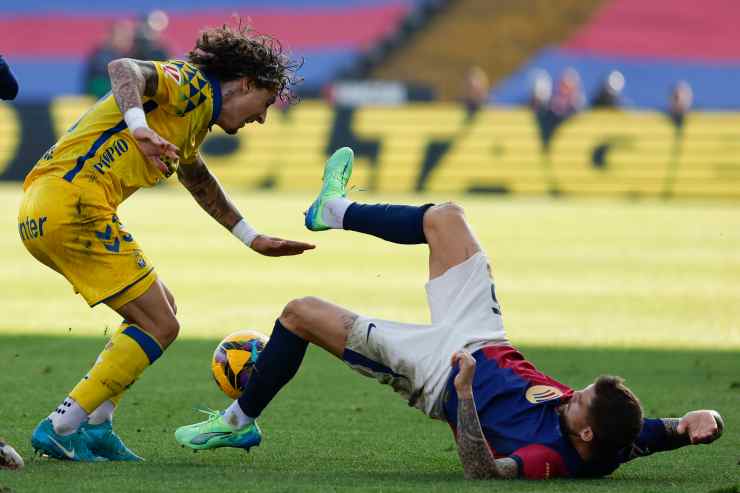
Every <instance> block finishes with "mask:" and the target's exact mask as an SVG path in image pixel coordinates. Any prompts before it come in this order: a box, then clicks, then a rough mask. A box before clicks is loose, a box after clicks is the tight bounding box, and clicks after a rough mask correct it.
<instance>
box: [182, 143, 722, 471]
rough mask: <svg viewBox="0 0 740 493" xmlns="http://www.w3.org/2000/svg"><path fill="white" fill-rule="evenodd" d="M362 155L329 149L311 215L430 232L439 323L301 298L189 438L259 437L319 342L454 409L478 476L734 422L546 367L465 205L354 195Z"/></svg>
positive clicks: (415, 401)
mask: <svg viewBox="0 0 740 493" xmlns="http://www.w3.org/2000/svg"><path fill="white" fill-rule="evenodd" d="M352 157H353V156H352V151H351V150H350V149H347V148H343V149H340V150H339V151H337V152H336V153H335V154H334V155H333V156H332V157H331V158H330V159H329V161H328V162H327V165H326V169H325V171H324V185H323V187H322V190H321V193H320V194H319V196H318V198H317V199H316V201H315V202H314V203H313V204H312V205H311V207H310V208H309V210H308V212H307V214H306V226H307V227H308V228H309V229H311V230H314V231H316V230H325V229H329V228H338V229H341V228H343V229H348V230H352V231H358V232H362V233H367V234H371V235H374V236H377V237H379V238H382V239H385V240H387V241H391V242H394V243H401V244H418V243H427V244H428V245H429V279H430V280H429V282H428V283H427V285H426V290H427V298H428V301H429V309H430V311H431V321H432V322H431V325H409V324H402V323H398V322H389V321H386V320H380V319H376V318H370V317H364V316H361V315H357V314H355V313H352V312H350V311H349V310H346V309H344V308H341V307H339V306H336V305H332V304H331V303H327V302H325V301H322V300H319V299H316V298H303V299H298V300H294V301H291V302H290V303H288V304H287V306H286V307H285V309H284V310H283V313H282V315H281V316H280V318H279V319H278V320H277V321H276V322H275V328H274V329H273V332H272V336H271V337H270V340H269V342H268V343H267V345H266V346H265V349H264V350H263V351H262V352H261V354H260V355H259V357H258V359H257V362H256V364H255V369H254V371H253V373H252V375H251V378H250V380H249V381H248V383H247V386H246V388H245V390H244V393H243V394H242V396H241V397H240V398H239V399H238V400H237V401H234V403H233V404H232V405H231V406H230V407H229V408H228V409H227V410H226V411H225V412H224V413H218V412H213V413H211V417H210V419H208V420H206V421H204V422H201V423H196V424H194V425H190V426H184V427H182V428H179V429H178V430H177V431H176V432H175V438H176V440H177V441H178V442H179V443H181V444H182V445H185V446H188V447H190V448H193V449H196V450H197V449H209V448H216V447H241V448H246V449H248V448H249V447H251V446H254V445H257V444H258V443H259V442H260V440H261V432H260V430H259V428H258V427H257V424H256V422H255V419H256V418H257V417H258V416H259V415H260V413H261V412H262V410H263V409H264V408H265V407H266V406H267V405H268V403H269V402H270V400H271V399H272V398H273V397H274V396H275V395H276V394H277V392H278V391H279V390H280V388H282V387H283V386H284V385H285V384H286V383H287V382H288V381H289V380H290V379H291V378H292V377H293V376H294V375H295V373H296V372H297V371H298V368H299V366H300V364H301V361H302V359H303V356H304V354H305V351H306V348H307V345H308V343H309V342H312V343H314V344H316V345H318V346H321V347H322V348H324V349H325V350H327V351H329V352H330V353H332V354H333V355H335V356H336V357H338V358H340V359H342V360H344V361H345V362H346V363H347V364H348V365H349V366H350V367H352V368H354V369H355V370H357V371H359V372H360V373H362V374H363V375H367V376H370V377H375V378H377V379H378V380H379V381H380V382H382V383H385V384H389V385H391V386H392V387H393V389H394V390H395V391H396V392H398V393H400V394H401V395H402V396H403V397H404V398H405V399H407V400H408V402H409V405H412V406H414V407H417V408H419V409H420V410H421V411H423V412H424V413H425V414H427V415H428V416H430V417H432V418H435V419H440V420H445V421H447V422H448V423H449V424H450V426H451V427H452V428H453V430H455V432H456V437H457V446H458V452H459V455H460V460H461V461H462V464H463V469H464V471H465V477H467V478H480V479H484V478H516V477H525V478H532V479H535V478H537V479H544V478H551V477H558V476H562V477H584V476H591V477H593V476H602V475H606V474H609V473H611V472H612V471H614V470H615V469H616V468H617V467H618V466H619V465H620V464H621V463H623V462H626V461H629V460H631V459H633V458H635V457H640V456H644V455H648V454H652V453H653V452H657V451H662V450H671V449H674V448H677V447H681V446H683V445H688V444H691V443H708V442H711V441H713V440H715V439H716V438H717V437H719V435H720V434H721V433H722V427H723V423H722V420H721V418H720V416H719V414H717V413H716V412H714V411H693V412H690V413H688V414H686V415H685V416H684V417H683V418H680V419H676V418H664V419H648V418H643V416H642V410H641V408H640V403H639V401H638V400H637V398H636V397H635V395H634V394H633V393H632V392H631V391H630V390H629V389H628V388H627V387H625V386H624V384H623V382H622V380H621V379H620V378H618V377H611V376H601V377H598V378H597V379H596V380H595V381H594V383H593V384H591V385H589V386H588V387H586V388H584V389H581V390H572V389H571V388H569V387H568V386H566V385H564V384H562V383H560V382H558V381H556V380H555V379H553V378H551V377H548V376H546V375H544V374H542V373H541V372H539V371H538V370H537V369H536V368H535V367H534V365H532V363H530V362H528V361H527V360H525V359H524V357H523V356H522V355H521V354H520V353H519V352H518V351H517V350H516V349H515V348H514V347H512V346H511V344H510V343H509V341H508V339H507V338H506V335H505V333H504V327H503V323H502V319H501V307H500V305H499V302H498V299H497V298H496V292H495V289H494V286H493V283H492V281H491V277H490V267H489V264H488V260H487V258H486V256H485V254H484V253H483V251H482V250H481V247H480V245H479V244H478V242H477V240H476V239H475V237H474V236H473V233H472V231H471V230H470V227H469V225H468V223H467V222H466V220H465V217H464V215H463V211H462V209H461V208H460V207H459V206H457V205H454V204H449V203H448V204H441V205H431V204H427V205H424V206H421V207H409V206H400V205H366V204H359V203H353V202H350V201H349V200H348V199H347V198H346V192H345V188H346V184H347V181H348V180H349V177H350V174H351V171H352Z"/></svg>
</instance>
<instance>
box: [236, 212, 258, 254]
mask: <svg viewBox="0 0 740 493" xmlns="http://www.w3.org/2000/svg"><path fill="white" fill-rule="evenodd" d="M231 234H233V235H234V236H236V237H237V238H239V239H240V240H241V241H242V242H243V243H244V244H245V245H247V246H248V247H250V248H251V246H252V242H253V241H254V239H255V238H257V236H259V233H257V231H255V230H254V228H253V227H252V226H250V224H249V223H248V222H247V221H246V220H244V219H242V220H240V221H239V222H238V223H236V226H234V227H233V228H231Z"/></svg>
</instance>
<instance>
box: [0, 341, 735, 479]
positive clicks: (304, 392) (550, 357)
mask: <svg viewBox="0 0 740 493" xmlns="http://www.w3.org/2000/svg"><path fill="white" fill-rule="evenodd" d="M103 342H104V339H103V337H97V338H80V337H75V336H69V337H42V336H33V337H23V336H3V337H0V360H2V361H4V362H6V363H9V365H8V366H9V369H10V370H11V371H9V372H3V373H2V375H0V387H2V388H3V389H6V392H5V395H4V397H3V405H2V409H3V416H2V422H3V423H8V422H12V427H9V428H6V430H5V431H4V433H5V435H6V438H8V440H9V441H10V443H13V444H15V445H17V446H18V448H19V450H20V452H21V453H22V454H23V455H24V456H25V457H26V458H27V460H28V464H27V467H26V469H25V470H24V471H22V472H17V473H12V472H0V486H4V487H6V488H11V489H12V490H14V491H19V492H20V491H49V490H50V489H53V490H55V491H104V490H106V491H113V490H116V491H173V490H174V491H237V490H238V491H457V490H465V491H478V490H481V491H482V490H484V489H490V488H491V485H490V484H489V485H484V484H481V483H469V482H465V481H464V480H463V479H462V474H461V468H460V465H459V462H458V459H457V454H456V451H455V449H454V447H453V440H452V436H451V433H450V431H449V429H448V427H447V426H446V425H444V424H442V423H440V422H436V421H432V420H429V419H428V418H426V417H424V416H423V415H422V414H421V413H419V412H418V411H416V410H413V409H410V408H408V407H407V406H406V404H405V403H404V402H403V401H402V400H401V399H400V398H398V397H397V396H395V395H394V394H393V393H392V391H391V390H390V389H389V388H387V387H381V386H380V385H378V384H377V383H375V382H374V381H373V380H370V379H366V378H363V377H361V376H359V375H357V374H355V373H354V372H352V371H350V370H349V369H348V368H345V366H344V364H343V363H341V362H339V361H337V360H335V359H334V358H332V357H330V356H328V355H326V354H325V353H324V352H323V351H321V350H320V349H318V348H313V347H312V348H311V350H310V351H309V354H308V356H307V359H306V362H305V364H304V366H303V367H302V369H301V371H300V372H299V374H298V376H297V377H296V379H295V380H294V381H293V382H291V384H289V386H287V387H286V388H285V389H284V391H283V392H282V393H281V394H279V395H278V397H277V398H276V399H275V401H273V403H272V405H271V406H270V407H269V408H268V409H267V411H266V412H265V414H264V415H263V417H262V418H261V420H260V421H261V423H262V426H263V430H264V432H265V439H264V441H263V443H262V445H261V446H260V447H257V448H255V449H253V451H252V452H251V453H250V454H245V453H244V452H241V451H237V450H228V449H222V450H218V451H209V452H199V453H197V454H195V453H193V452H191V451H189V450H185V449H182V448H180V447H179V446H178V445H177V444H176V443H175V441H174V439H173V436H172V432H173V430H174V428H175V427H177V426H179V425H182V424H186V423H189V422H193V421H194V420H199V419H200V418H202V417H204V416H203V415H201V414H199V413H197V412H195V411H193V407H195V406H203V405H210V406H213V407H223V406H224V405H225V404H226V403H227V402H228V401H227V399H226V398H225V397H224V396H223V395H222V394H221V393H220V391H218V390H217V388H216V386H215V384H214V383H213V382H212V381H211V378H210V375H209V372H208V355H209V354H210V352H211V350H212V349H213V347H214V345H215V343H216V341H208V340H181V341H178V342H177V343H175V345H174V346H173V347H172V348H171V349H170V350H169V351H168V353H167V354H166V357H164V358H163V359H162V360H161V361H160V362H158V363H157V364H156V365H155V366H153V367H152V368H151V369H150V370H149V371H147V373H146V375H145V376H144V377H143V378H142V379H141V380H140V381H139V382H138V383H137V384H136V385H135V386H134V387H133V388H132V390H131V391H130V395H128V396H127V397H126V399H125V400H124V403H123V404H122V408H121V410H120V411H121V412H120V413H119V417H117V418H116V428H117V430H118V431H119V433H120V434H121V435H122V436H123V437H124V438H125V439H126V440H127V442H128V444H129V445H130V446H131V447H132V448H133V449H134V450H135V451H137V452H138V453H140V454H142V455H143V456H144V457H146V458H147V462H146V463H144V464H96V465H84V464H67V463H60V462H57V461H52V460H48V459H42V458H34V457H33V456H32V455H31V450H30V444H29V434H30V431H31V430H32V429H33V427H34V426H35V425H36V422H37V421H38V420H39V419H40V418H41V417H42V416H43V413H44V412H45V411H46V410H49V409H51V408H52V407H53V406H54V405H55V404H56V403H57V402H56V401H57V400H58V398H57V394H58V392H59V390H58V389H63V388H68V387H69V386H70V385H72V384H73V383H74V382H75V380H76V378H77V377H78V375H80V373H82V372H83V371H84V370H85V367H86V362H88V361H90V359H91V358H92V357H93V355H94V354H95V353H96V351H97V350H98V349H99V347H100V346H101V345H102V344H103ZM525 354H526V355H527V356H528V357H530V358H531V359H532V360H533V361H535V362H537V363H538V365H539V366H540V367H541V368H542V369H543V370H544V371H546V372H548V373H551V374H553V375H557V376H558V377H559V378H560V379H561V380H562V381H564V382H566V383H569V384H571V385H574V386H582V385H585V384H586V383H588V382H589V381H590V380H591V378H592V376H593V375H594V374H595V373H601V372H608V371H614V370H615V369H619V373H621V374H622V375H624V376H625V377H626V378H627V379H628V382H629V383H630V385H631V386H632V388H633V389H634V390H635V391H636V392H637V393H638V395H640V396H642V399H643V403H644V406H645V410H646V413H647V414H649V415H651V416H675V415H680V414H682V413H683V412H685V411H686V410H688V409H693V408H702V407H709V408H716V409H718V410H720V411H721V412H722V413H723V414H724V417H725V420H726V423H727V425H728V429H727V432H726V435H725V436H723V437H722V439H720V440H719V441H718V442H716V443H715V444H713V445H711V446H701V447H688V448H684V449H682V450H679V451H676V452H670V453H664V454H656V455H654V456H652V457H649V458H645V459H639V460H636V461H633V462H632V463H630V464H627V465H625V466H623V467H622V468H620V469H619V470H618V471H617V472H616V473H615V474H614V475H613V476H612V477H611V478H609V479H603V480H589V481H581V482H574V481H554V482H551V483H548V484H539V483H538V484H536V485H535V484H533V483H531V482H526V481H523V482H509V483H506V485H505V486H502V487H504V488H506V490H507V491H532V490H533V489H537V490H541V491H589V492H591V491H595V492H600V491H681V492H684V491H702V492H705V491H712V490H716V489H721V488H730V487H733V486H737V484H738V476H737V469H738V466H737V461H738V448H737V445H738V440H739V439H740V433H738V429H737V427H736V426H735V425H736V423H738V422H739V421H740V405H738V404H740V382H739V381H738V380H740V376H739V375H738V374H737V355H733V354H732V353H729V352H696V351H693V352H687V351H670V352H667V351H656V350H636V349H632V350H622V349H583V348H578V349H571V348H556V349H548V348H542V347H532V348H525ZM8 390H9V391H8Z"/></svg>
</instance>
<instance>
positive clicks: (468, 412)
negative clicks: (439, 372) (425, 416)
mask: <svg viewBox="0 0 740 493" xmlns="http://www.w3.org/2000/svg"><path fill="white" fill-rule="evenodd" d="M452 365H453V366H455V365H459V366H460V373H458V374H457V376H456V377H455V389H456V390H457V396H458V406H457V452H458V454H459V456H460V462H462V466H463V471H464V474H465V479H509V478H516V477H517V476H518V472H519V470H518V469H519V466H518V465H517V463H516V461H515V460H514V459H511V458H508V457H506V458H503V459H496V458H494V456H493V454H492V453H491V449H490V448H489V447H488V442H487V441H486V437H485V436H484V435H483V430H482V429H481V426H480V420H479V419H478V413H477V411H476V409H475V401H474V400H473V385H472V384H473V375H474V374H475V359H474V358H473V357H472V356H471V355H470V353H467V352H464V351H459V352H457V353H455V354H454V355H453V356H452Z"/></svg>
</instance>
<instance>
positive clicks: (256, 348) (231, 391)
mask: <svg viewBox="0 0 740 493" xmlns="http://www.w3.org/2000/svg"><path fill="white" fill-rule="evenodd" d="M267 340H268V338H267V336H266V335H264V334H262V333H261V332H257V331H255V330H240V331H238V332H234V333H233V334H229V335H228V336H226V337H225V338H224V340H223V341H221V342H220V343H219V344H218V346H217V347H216V350H215V351H214V352H213V360H212V361H211V372H212V374H213V379H214V380H216V383H217V384H218V386H219V388H220V389H221V390H223V391H224V393H225V394H226V395H228V396H229V397H231V398H232V399H238V398H239V396H240V395H242V392H244V388H245V387H246V386H247V382H248V381H249V377H250V376H251V375H252V370H253V369H254V364H255V363H256V362H257V356H259V354H260V353H261V352H262V350H263V349H264V348H265V344H267Z"/></svg>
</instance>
